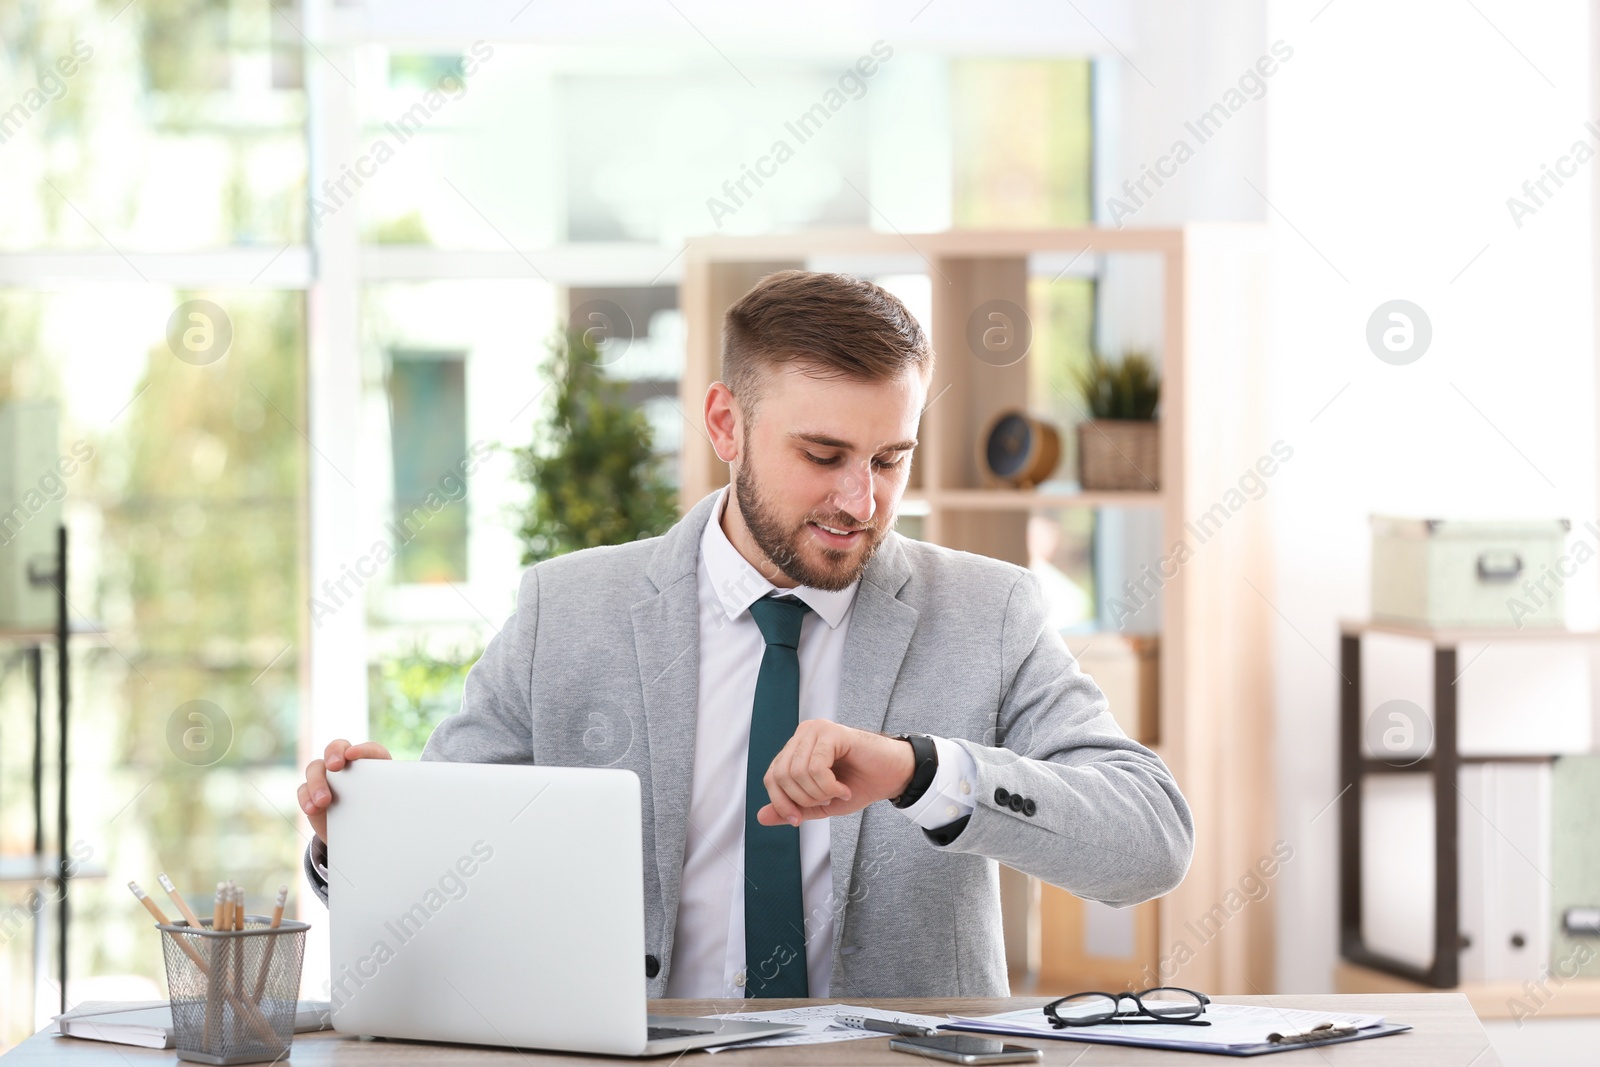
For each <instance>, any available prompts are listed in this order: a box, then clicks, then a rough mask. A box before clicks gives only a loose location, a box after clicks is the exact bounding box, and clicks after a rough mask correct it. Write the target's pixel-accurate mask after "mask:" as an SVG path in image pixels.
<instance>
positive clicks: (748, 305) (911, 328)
mask: <svg viewBox="0 0 1600 1067" xmlns="http://www.w3.org/2000/svg"><path fill="white" fill-rule="evenodd" d="M788 363H794V364H799V365H801V366H802V367H803V368H804V369H805V372H806V373H807V374H811V375H814V376H816V377H819V378H844V379H848V380H850V381H861V382H879V381H886V380H888V379H891V378H895V377H898V376H899V375H900V374H902V373H904V371H905V369H906V368H907V367H916V368H917V369H918V370H919V371H921V372H922V374H923V376H924V377H925V378H926V377H927V376H928V375H929V374H931V373H932V371H933V346H932V345H930V344H929V343H928V338H927V335H926V334H924V333H923V331H922V327H921V325H920V324H918V322H917V320H916V319H915V318H913V317H912V315H911V312H909V311H907V310H906V306H905V305H904V304H902V303H901V302H900V300H899V299H898V298H897V297H896V296H894V294H892V293H890V292H889V291H888V290H886V289H884V288H883V287H881V286H878V285H874V284H873V283H872V282H869V281H866V280H865V279H862V278H854V277H851V276H850V275H848V274H824V273H819V272H816V271H804V270H783V271H779V272H777V273H776V274H769V275H767V276H766V277H765V278H763V279H761V281H760V282H758V283H756V286H755V288H754V289H751V290H750V291H749V292H748V293H746V294H745V295H744V296H743V297H741V298H740V299H739V302H738V303H737V304H734V305H733V307H731V308H729V309H728V314H727V317H726V319H724V321H723V327H722V380H723V382H724V383H725V384H726V385H727V386H728V389H729V390H730V391H731V392H732V393H733V395H734V396H735V397H736V398H737V399H738V400H739V402H740V403H741V404H742V405H744V407H745V410H746V411H754V409H755V405H756V402H757V400H758V399H759V397H760V381H761V372H762V371H764V370H768V369H770V368H773V367H777V366H780V365H783V364H788Z"/></svg>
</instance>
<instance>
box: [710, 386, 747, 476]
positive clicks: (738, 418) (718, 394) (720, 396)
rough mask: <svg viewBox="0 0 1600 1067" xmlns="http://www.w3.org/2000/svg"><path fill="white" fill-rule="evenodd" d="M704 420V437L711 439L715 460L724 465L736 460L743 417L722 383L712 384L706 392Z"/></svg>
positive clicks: (736, 402)
mask: <svg viewBox="0 0 1600 1067" xmlns="http://www.w3.org/2000/svg"><path fill="white" fill-rule="evenodd" d="M705 419H706V435H707V436H708V437H710V438H711V447H712V449H713V450H714V451H715V452H716V453H717V458H718V459H720V460H722V462H724V463H732V462H733V461H735V460H737V459H738V458H739V442H740V440H741V433H740V431H741V429H742V427H741V425H740V424H741V422H742V421H743V419H744V415H743V412H742V411H741V410H740V408H739V401H738V400H736V399H734V396H733V390H731V389H729V388H728V387H727V385H726V384H724V383H723V382H712V383H711V388H710V389H707V390H706V407H705Z"/></svg>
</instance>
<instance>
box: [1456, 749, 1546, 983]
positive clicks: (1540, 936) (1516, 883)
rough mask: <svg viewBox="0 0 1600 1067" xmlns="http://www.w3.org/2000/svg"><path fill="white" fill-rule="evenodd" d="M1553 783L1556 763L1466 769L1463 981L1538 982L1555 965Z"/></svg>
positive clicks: (1485, 765)
mask: <svg viewBox="0 0 1600 1067" xmlns="http://www.w3.org/2000/svg"><path fill="white" fill-rule="evenodd" d="M1550 785H1551V766H1550V764H1548V763H1474V764H1467V765H1465V766H1463V767H1462V768H1461V770H1460V776H1459V778H1458V781H1457V786H1458V788H1459V789H1460V792H1461V799H1460V806H1459V815H1458V819H1459V825H1460V831H1459V833H1460V836H1459V837H1458V839H1457V840H1458V843H1459V848H1460V853H1459V854H1460V864H1461V878H1460V886H1461V898H1460V899H1461V911H1460V918H1461V933H1462V947H1461V979H1462V981H1466V982H1502V981H1512V982H1522V981H1525V980H1528V979H1533V980H1535V981H1537V980H1538V979H1539V977H1540V976H1541V975H1542V974H1543V971H1544V968H1545V966H1546V965H1547V964H1548V963H1549V961H1550V930H1549V920H1548V916H1549V914H1550V886H1551V882H1552V881H1553V878H1552V876H1551V847H1550V845H1551V842H1550Z"/></svg>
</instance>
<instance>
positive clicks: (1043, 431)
mask: <svg viewBox="0 0 1600 1067" xmlns="http://www.w3.org/2000/svg"><path fill="white" fill-rule="evenodd" d="M1060 462H1061V435H1060V434H1058V433H1057V432H1056V430H1055V427H1053V426H1051V425H1050V424H1049V423H1047V422H1041V421H1040V420H1038V419H1035V418H1032V417H1031V416H1029V415H1028V414H1027V413H1026V412H1022V411H1003V412H1001V413H1000V414H999V415H997V416H995V418H994V419H993V420H992V421H991V422H990V423H989V428H988V429H987V430H986V431H985V432H984V433H983V435H982V436H981V437H980V438H979V439H978V466H979V468H980V469H981V470H982V471H983V472H984V473H985V474H986V475H987V476H988V477H989V478H990V479H991V480H993V481H995V482H999V483H1001V484H1004V485H1009V486H1012V487H1014V488H1017V489H1031V488H1033V487H1034V486H1036V485H1038V484H1039V483H1040V482H1042V481H1044V480H1045V479H1046V478H1048V477H1050V475H1051V474H1053V473H1054V472H1055V469H1056V464H1058V463H1060Z"/></svg>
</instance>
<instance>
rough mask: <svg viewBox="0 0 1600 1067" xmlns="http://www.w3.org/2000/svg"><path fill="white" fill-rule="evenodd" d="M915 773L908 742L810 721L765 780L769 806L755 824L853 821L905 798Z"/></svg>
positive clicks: (770, 767) (804, 725) (826, 722)
mask: <svg viewBox="0 0 1600 1067" xmlns="http://www.w3.org/2000/svg"><path fill="white" fill-rule="evenodd" d="M915 772H916V759H915V757H914V756H913V755H912V751H911V746H910V745H909V744H908V743H906V742H905V741H901V740H900V739H898V738H894V737H889V736H887V735H885V734H874V733H868V732H867V731H866V730H856V729H853V728H852V727H849V726H841V725H840V724H839V723H836V722H829V721H827V720H826V719H807V720H806V721H805V722H802V723H801V724H800V726H799V728H797V729H796V730H795V732H794V736H793V737H791V738H789V742H788V744H786V745H784V746H783V750H782V751H780V752H779V753H778V755H777V756H776V758H774V759H773V761H772V765H771V766H769V767H768V768H767V773H766V775H765V776H763V777H762V779H761V780H762V782H763V783H765V785H766V787H767V796H768V798H769V799H770V800H771V803H769V804H767V805H766V806H764V807H763V808H762V809H761V810H760V811H758V812H756V821H758V822H760V823H761V825H763V826H782V825H783V824H784V823H788V824H789V825H791V826H799V825H800V824H801V823H802V822H804V821H805V820H807V819H826V818H829V817H831V816H834V815H849V814H850V813H851V812H856V811H860V810H861V809H862V808H864V807H866V806H867V805H868V804H871V803H873V802H874V801H878V800H888V799H890V798H891V797H897V796H899V795H900V794H901V793H904V792H905V791H906V789H907V787H908V786H910V784H911V777H912V775H913V774H914V773H915Z"/></svg>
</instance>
